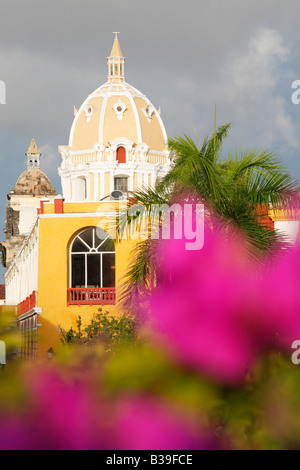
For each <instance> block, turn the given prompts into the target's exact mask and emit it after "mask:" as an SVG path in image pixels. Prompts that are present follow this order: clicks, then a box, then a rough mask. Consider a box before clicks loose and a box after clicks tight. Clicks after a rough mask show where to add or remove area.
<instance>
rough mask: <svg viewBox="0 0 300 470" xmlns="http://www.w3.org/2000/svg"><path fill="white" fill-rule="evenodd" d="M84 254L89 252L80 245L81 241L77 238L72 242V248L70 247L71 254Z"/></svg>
mask: <svg viewBox="0 0 300 470" xmlns="http://www.w3.org/2000/svg"><path fill="white" fill-rule="evenodd" d="M82 251H83V252H86V251H90V250H89V249H88V248H87V246H86V245H85V244H84V243H82V241H81V240H80V239H79V238H78V237H77V238H76V239H75V240H74V243H73V246H72V253H74V252H75V253H76V252H77V253H78V252H82Z"/></svg>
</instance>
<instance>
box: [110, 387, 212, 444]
mask: <svg viewBox="0 0 300 470" xmlns="http://www.w3.org/2000/svg"><path fill="white" fill-rule="evenodd" d="M116 411H117V414H116V421H115V433H114V435H115V447H116V449H117V450H210V449H216V448H217V440H216V439H213V438H212V437H211V436H209V435H208V434H206V433H205V432H203V431H201V430H199V427H198V426H196V425H195V422H190V421H189V420H188V419H187V417H186V416H184V415H183V414H181V413H179V412H178V410H176V409H174V408H173V407H171V406H170V405H169V404H167V403H164V402H162V401H160V400H159V399H158V398H156V399H155V398H154V397H151V398H149V397H139V396H132V397H130V398H127V399H124V400H122V401H121V402H120V403H119V406H118V408H117V410H116Z"/></svg>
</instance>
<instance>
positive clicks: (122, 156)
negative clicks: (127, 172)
mask: <svg viewBox="0 0 300 470" xmlns="http://www.w3.org/2000/svg"><path fill="white" fill-rule="evenodd" d="M117 161H118V162H119V163H126V150H125V148H124V147H118V148H117Z"/></svg>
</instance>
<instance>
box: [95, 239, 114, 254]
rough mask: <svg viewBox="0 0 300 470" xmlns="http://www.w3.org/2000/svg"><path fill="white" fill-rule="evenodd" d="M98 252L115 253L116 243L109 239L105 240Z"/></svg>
mask: <svg viewBox="0 0 300 470" xmlns="http://www.w3.org/2000/svg"><path fill="white" fill-rule="evenodd" d="M98 251H99V252H101V251H115V244H114V241H113V240H112V239H111V238H110V237H109V238H108V239H107V240H105V242H104V243H102V245H101V246H99V248H98Z"/></svg>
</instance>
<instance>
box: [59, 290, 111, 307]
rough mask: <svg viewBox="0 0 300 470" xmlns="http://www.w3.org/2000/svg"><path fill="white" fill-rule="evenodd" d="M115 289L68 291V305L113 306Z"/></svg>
mask: <svg viewBox="0 0 300 470" xmlns="http://www.w3.org/2000/svg"><path fill="white" fill-rule="evenodd" d="M115 303H116V289H115V287H101V288H100V287H93V288H81V287H80V288H79V287H78V288H72V289H68V302H67V304H68V306H69V305H115Z"/></svg>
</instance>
